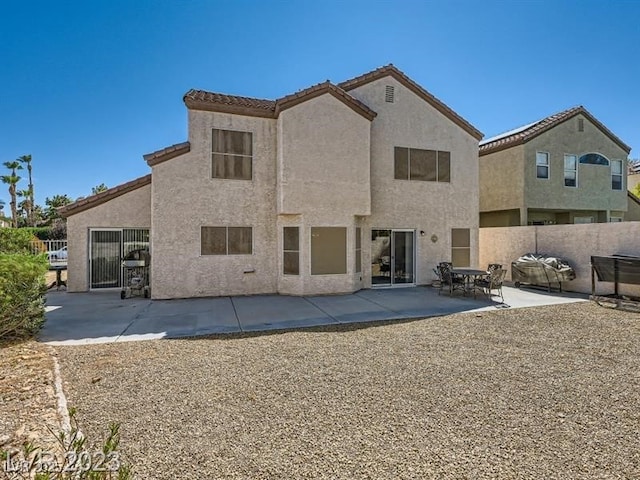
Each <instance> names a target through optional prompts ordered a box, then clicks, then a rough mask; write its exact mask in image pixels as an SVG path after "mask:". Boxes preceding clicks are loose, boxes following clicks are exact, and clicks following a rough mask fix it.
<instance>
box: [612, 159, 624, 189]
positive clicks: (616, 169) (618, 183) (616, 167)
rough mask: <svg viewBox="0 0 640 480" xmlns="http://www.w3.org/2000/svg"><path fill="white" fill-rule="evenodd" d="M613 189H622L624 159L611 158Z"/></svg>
mask: <svg viewBox="0 0 640 480" xmlns="http://www.w3.org/2000/svg"><path fill="white" fill-rule="evenodd" d="M611 189H612V190H622V160H611Z"/></svg>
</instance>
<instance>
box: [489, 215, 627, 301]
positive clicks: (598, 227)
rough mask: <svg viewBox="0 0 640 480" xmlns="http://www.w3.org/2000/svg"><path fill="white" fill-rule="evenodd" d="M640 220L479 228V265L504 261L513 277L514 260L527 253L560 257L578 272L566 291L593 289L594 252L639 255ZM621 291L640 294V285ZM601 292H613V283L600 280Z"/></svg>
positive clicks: (567, 285) (622, 287)
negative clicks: (592, 267) (591, 265)
mask: <svg viewBox="0 0 640 480" xmlns="http://www.w3.org/2000/svg"><path fill="white" fill-rule="evenodd" d="M638 238H640V222H620V223H592V224H584V225H545V226H530V227H496V228H481V229H480V264H481V265H488V264H489V263H501V264H502V265H503V266H504V267H505V268H506V269H507V272H508V273H507V279H508V280H511V262H513V261H515V260H516V259H517V258H518V257H520V256H521V255H523V254H525V253H536V252H538V253H546V254H552V255H555V256H558V257H561V258H563V259H565V260H567V261H568V262H569V264H571V265H572V266H573V268H574V269H575V271H576V276H577V277H576V279H575V280H573V281H571V282H567V283H566V284H565V288H566V290H569V291H575V292H583V293H590V292H591V267H590V260H591V259H590V257H591V255H612V254H616V253H620V254H626V255H638V256H640V243H639V242H638ZM620 291H621V293H625V294H629V295H636V296H637V295H640V287H638V286H626V285H621V288H620ZM598 292H601V293H612V292H613V284H610V283H600V282H598Z"/></svg>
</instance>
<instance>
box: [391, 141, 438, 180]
mask: <svg viewBox="0 0 640 480" xmlns="http://www.w3.org/2000/svg"><path fill="white" fill-rule="evenodd" d="M394 178H395V179H396V180H420V181H424V182H450V181H451V152H445V151H441V150H421V149H418V148H405V147H395V149H394Z"/></svg>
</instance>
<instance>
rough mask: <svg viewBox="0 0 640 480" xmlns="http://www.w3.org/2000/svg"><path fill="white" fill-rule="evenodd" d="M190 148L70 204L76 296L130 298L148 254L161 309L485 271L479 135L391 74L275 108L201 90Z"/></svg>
mask: <svg viewBox="0 0 640 480" xmlns="http://www.w3.org/2000/svg"><path fill="white" fill-rule="evenodd" d="M184 102H185V104H186V107H187V109H188V141H186V142H184V143H181V144H177V145H173V146H171V147H168V148H165V149H162V150H159V151H157V152H153V153H150V154H148V155H145V157H144V158H145V160H146V162H147V163H148V165H149V166H150V167H151V174H150V175H148V176H146V177H143V178H140V179H137V180H134V181H132V182H129V183H128V184H125V185H121V186H119V187H116V188H114V189H110V190H108V191H106V192H103V193H100V194H98V195H95V196H93V197H89V198H87V199H84V200H82V201H79V202H76V203H74V204H71V205H69V206H67V207H65V208H64V209H62V213H63V214H64V215H65V216H66V217H67V218H68V232H69V267H68V268H69V280H68V281H69V290H70V291H86V290H88V289H93V288H102V287H118V286H119V283H118V282H121V275H122V274H121V272H120V270H119V267H118V265H119V261H120V258H121V257H122V256H123V255H124V254H126V253H127V252H128V251H129V250H131V249H134V248H139V247H140V245H142V244H144V242H149V245H150V250H151V292H152V297H153V298H183V297H197V296H218V295H245V294H261V293H276V292H277V293H281V294H291V295H309V294H329V293H341V292H354V291H357V290H359V289H361V288H370V287H391V286H408V285H417V284H424V283H430V282H431V281H432V279H433V272H432V269H433V267H434V266H435V265H436V264H437V263H438V262H441V261H445V260H453V262H454V263H455V264H456V265H460V266H468V265H475V264H476V263H477V255H478V245H477V244H478V141H479V140H480V139H481V138H482V134H481V133H480V132H479V131H478V130H476V129H475V128H474V127H473V126H472V125H470V124H469V123H468V122H467V121H465V120H464V119H463V118H461V117H460V116H459V115H458V114H456V113H455V112H454V111H453V110H451V109H450V108H449V107H447V106H446V105H445V104H443V103H442V102H441V101H440V100H438V99H437V98H435V97H434V96H433V95H431V94H430V93H428V92H427V91H426V90H425V89H424V88H422V87H421V86H420V85H418V84H417V83H415V82H414V81H413V80H411V79H410V78H409V77H407V76H406V75H405V74H404V73H402V72H401V71H399V70H398V69H397V68H395V67H394V66H392V65H389V66H385V67H382V68H379V69H377V70H374V71H372V72H369V73H367V74H364V75H362V76H359V77H357V78H354V79H351V80H347V81H345V82H342V83H339V84H333V83H330V82H328V81H327V82H325V83H321V84H318V85H315V86H313V87H310V88H307V89H305V90H302V91H300V92H297V93H295V94H292V95H288V96H286V97H283V98H280V99H277V100H263V99H256V98H248V97H239V96H233V95H225V94H220V93H212V92H207V91H202V90H190V91H189V92H187V94H186V95H185V96H184Z"/></svg>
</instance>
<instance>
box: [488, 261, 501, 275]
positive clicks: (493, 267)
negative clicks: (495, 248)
mask: <svg viewBox="0 0 640 480" xmlns="http://www.w3.org/2000/svg"><path fill="white" fill-rule="evenodd" d="M500 268H502V264H501V263H490V264H489V266H488V267H487V273H489V274H490V273H491V272H493V271H494V270H498V269H500Z"/></svg>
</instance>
